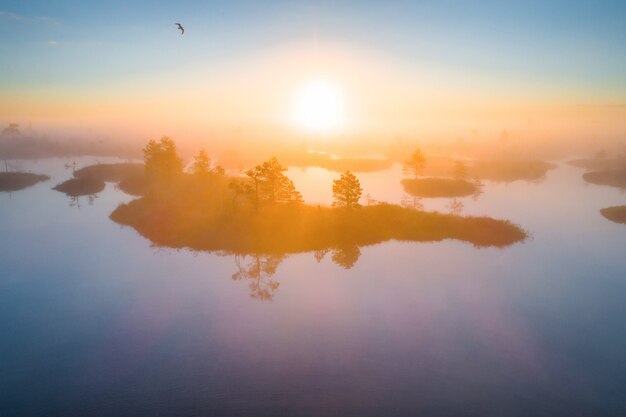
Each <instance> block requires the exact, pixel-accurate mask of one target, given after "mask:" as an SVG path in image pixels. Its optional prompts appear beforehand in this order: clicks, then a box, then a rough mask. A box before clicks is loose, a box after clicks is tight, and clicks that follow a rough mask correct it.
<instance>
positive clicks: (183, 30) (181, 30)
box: [174, 23, 185, 35]
mask: <svg viewBox="0 0 626 417" xmlns="http://www.w3.org/2000/svg"><path fill="white" fill-rule="evenodd" d="M174 24H175V25H177V26H178V29H180V34H181V35H183V34H184V33H185V28H184V27H183V25H181V24H180V23H174Z"/></svg>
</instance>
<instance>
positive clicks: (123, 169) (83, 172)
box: [53, 163, 145, 197]
mask: <svg viewBox="0 0 626 417" xmlns="http://www.w3.org/2000/svg"><path fill="white" fill-rule="evenodd" d="M144 175H145V168H144V166H143V164H138V163H116V164H96V165H90V166H87V167H84V168H81V169H78V170H75V171H74V174H73V176H74V178H71V179H69V180H67V181H65V182H63V183H61V184H59V185H57V186H56V187H54V188H53V190H56V191H60V192H63V193H65V194H67V195H68V196H70V197H79V196H85V195H93V194H97V193H99V192H101V191H102V190H104V187H105V182H115V183H118V184H120V183H122V182H126V181H130V180H132V179H135V178H141V179H142V180H143V177H144ZM120 188H122V187H120ZM131 194H133V193H131Z"/></svg>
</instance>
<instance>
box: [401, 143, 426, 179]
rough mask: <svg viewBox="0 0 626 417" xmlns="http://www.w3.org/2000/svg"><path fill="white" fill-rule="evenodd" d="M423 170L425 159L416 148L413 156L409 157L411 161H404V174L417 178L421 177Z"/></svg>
mask: <svg viewBox="0 0 626 417" xmlns="http://www.w3.org/2000/svg"><path fill="white" fill-rule="evenodd" d="M424 168H426V157H425V156H424V154H423V153H422V151H421V150H420V149H419V148H416V149H415V151H414V152H413V155H411V159H409V160H408V161H404V166H403V171H404V174H405V175H411V176H413V178H417V177H419V176H420V175H422V173H423V172H424Z"/></svg>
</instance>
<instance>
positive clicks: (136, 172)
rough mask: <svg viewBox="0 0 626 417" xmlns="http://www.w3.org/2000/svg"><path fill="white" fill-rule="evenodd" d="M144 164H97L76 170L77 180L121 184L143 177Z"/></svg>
mask: <svg viewBox="0 0 626 417" xmlns="http://www.w3.org/2000/svg"><path fill="white" fill-rule="evenodd" d="M144 173H145V168H144V165H143V164H140V163H133V162H121V163H116V164H96V165H90V166H87V167H84V168H81V169H78V170H76V172H75V173H74V177H75V178H93V179H97V180H100V181H105V182H120V181H123V180H125V179H127V178H130V177H136V176H143V175H144Z"/></svg>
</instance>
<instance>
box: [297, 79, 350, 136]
mask: <svg viewBox="0 0 626 417" xmlns="http://www.w3.org/2000/svg"><path fill="white" fill-rule="evenodd" d="M293 117H294V122H295V123H296V125H297V126H298V127H300V128H302V129H305V130H308V131H311V132H318V133H329V132H332V131H336V130H338V129H339V128H341V126H342V124H343V122H344V98H343V95H342V93H341V91H340V90H339V89H338V88H337V87H336V86H335V85H333V84H331V83H329V82H327V81H323V80H316V81H311V82H309V83H307V84H305V85H304V86H302V87H301V88H300V89H299V90H297V91H296V93H295V95H294V101H293Z"/></svg>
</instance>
